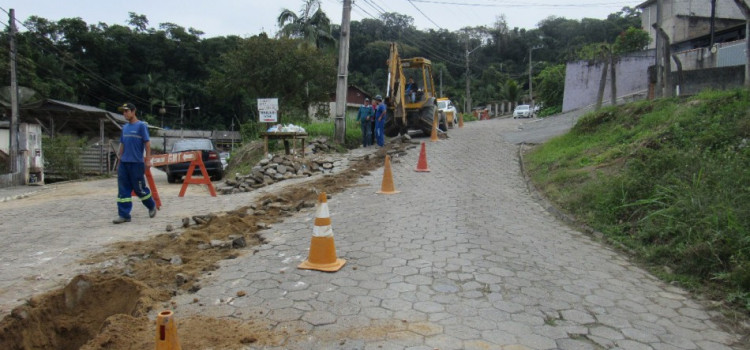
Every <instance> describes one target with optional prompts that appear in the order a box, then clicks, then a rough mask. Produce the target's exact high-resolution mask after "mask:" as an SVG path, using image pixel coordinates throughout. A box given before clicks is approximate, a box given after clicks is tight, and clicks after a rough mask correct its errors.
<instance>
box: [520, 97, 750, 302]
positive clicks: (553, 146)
mask: <svg viewBox="0 0 750 350" xmlns="http://www.w3.org/2000/svg"><path fill="white" fill-rule="evenodd" d="M748 139H750V96H749V94H748V91H746V90H731V91H721V92H719V91H707V92H704V93H702V94H700V95H697V96H695V97H693V98H690V99H689V100H680V99H662V100H657V101H644V102H637V103H632V104H628V105H624V106H616V107H607V108H603V109H601V110H600V111H598V112H595V113H590V114H588V115H586V116H584V117H582V118H581V119H580V120H579V121H578V123H577V124H576V125H575V127H574V128H573V129H572V130H571V132H569V133H568V134H566V135H563V136H561V137H558V138H555V139H553V140H550V141H549V142H547V143H545V144H544V145H541V146H540V147H538V148H537V149H535V150H534V151H533V152H531V153H530V154H529V155H527V156H526V158H525V161H526V163H527V164H526V166H527V169H529V173H530V174H531V177H532V180H533V181H534V183H535V184H536V185H537V186H538V188H539V189H540V190H542V191H543V192H545V194H546V195H547V197H548V198H549V199H550V200H551V201H553V202H555V203H557V205H558V206H560V207H561V208H563V209H564V210H566V211H568V212H570V213H571V214H573V215H575V216H576V217H577V218H578V219H579V220H581V221H583V222H585V223H587V224H588V225H590V226H592V227H594V228H595V229H597V230H599V231H601V232H602V233H603V234H604V235H605V237H607V238H608V239H609V240H610V241H611V242H617V243H619V244H621V245H623V246H625V247H627V248H628V250H630V251H632V252H634V253H635V254H636V255H637V257H638V258H640V259H642V261H644V262H647V263H649V264H651V266H655V267H658V269H657V270H656V273H657V274H658V275H659V276H661V277H662V278H664V279H666V280H669V281H673V282H677V283H680V284H682V285H684V286H685V287H687V288H690V289H692V290H695V291H702V292H706V293H711V294H713V295H714V296H715V297H719V298H723V299H724V300H725V301H727V302H731V303H734V305H739V306H741V307H742V308H745V310H746V311H750V220H748V219H747V218H749V217H750V170H748V169H750V141H749V140H748Z"/></svg>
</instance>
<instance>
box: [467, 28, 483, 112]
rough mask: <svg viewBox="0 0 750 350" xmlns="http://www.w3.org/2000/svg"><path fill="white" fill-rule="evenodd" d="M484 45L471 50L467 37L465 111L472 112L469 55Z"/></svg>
mask: <svg viewBox="0 0 750 350" xmlns="http://www.w3.org/2000/svg"><path fill="white" fill-rule="evenodd" d="M480 47H482V44H479V46H477V47H475V48H474V49H473V50H471V51H469V38H468V37H467V38H466V102H465V106H464V113H471V88H470V85H471V72H470V71H469V55H470V54H471V53H472V52H474V51H476V50H477V49H478V48H480Z"/></svg>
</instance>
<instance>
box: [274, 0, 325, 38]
mask: <svg viewBox="0 0 750 350" xmlns="http://www.w3.org/2000/svg"><path fill="white" fill-rule="evenodd" d="M277 22H278V24H279V28H281V30H280V31H279V34H278V36H279V37H282V38H292V39H301V40H302V45H304V46H308V47H315V48H318V49H322V48H326V47H330V48H333V46H334V44H335V43H336V39H334V38H333V35H331V20H330V19H328V16H326V14H325V12H323V10H322V9H321V8H320V0H305V1H304V6H303V7H302V10H301V11H300V13H299V15H297V14H296V13H294V12H293V11H292V10H289V9H284V10H282V11H281V14H279V17H278V19H277Z"/></svg>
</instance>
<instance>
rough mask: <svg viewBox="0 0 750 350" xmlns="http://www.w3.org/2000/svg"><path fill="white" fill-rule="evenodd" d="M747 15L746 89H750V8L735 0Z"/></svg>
mask: <svg viewBox="0 0 750 350" xmlns="http://www.w3.org/2000/svg"><path fill="white" fill-rule="evenodd" d="M734 2H735V3H736V4H737V7H739V8H740V10H742V14H744V15H745V88H747V89H750V35H749V34H748V33H750V6H747V3H745V2H744V1H743V0H734Z"/></svg>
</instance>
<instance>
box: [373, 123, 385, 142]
mask: <svg viewBox="0 0 750 350" xmlns="http://www.w3.org/2000/svg"><path fill="white" fill-rule="evenodd" d="M375 141H376V142H377V143H378V146H380V147H383V146H384V145H385V120H382V121H376V122H375Z"/></svg>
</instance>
